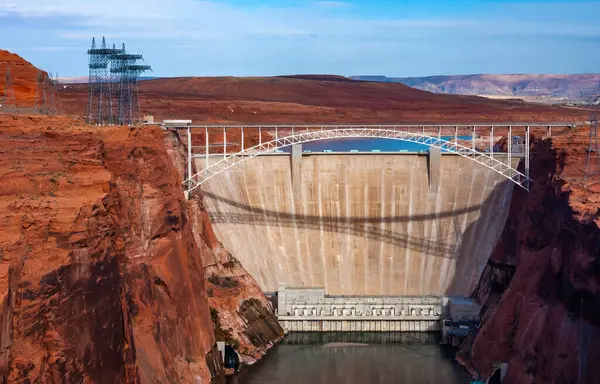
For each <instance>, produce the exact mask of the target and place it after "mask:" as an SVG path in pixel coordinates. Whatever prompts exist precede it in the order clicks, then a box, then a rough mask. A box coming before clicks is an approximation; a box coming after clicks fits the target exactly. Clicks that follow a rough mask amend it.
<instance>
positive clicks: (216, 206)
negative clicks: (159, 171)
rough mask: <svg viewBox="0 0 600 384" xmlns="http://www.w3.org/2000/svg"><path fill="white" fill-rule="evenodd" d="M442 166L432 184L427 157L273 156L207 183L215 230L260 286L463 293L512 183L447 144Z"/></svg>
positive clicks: (494, 234)
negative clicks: (433, 185) (435, 185)
mask: <svg viewBox="0 0 600 384" xmlns="http://www.w3.org/2000/svg"><path fill="white" fill-rule="evenodd" d="M211 161H212V160H211ZM214 161H217V160H214ZM197 166H198V168H199V169H201V168H203V166H204V160H198V164H197ZM437 174H438V175H439V180H438V181H437V183H438V188H433V189H430V177H429V165H428V157H427V155H418V154H323V155H310V156H302V157H300V158H297V159H295V160H293V157H290V156H289V155H275V156H261V157H256V158H253V159H250V160H248V161H246V162H244V163H242V164H240V165H237V166H235V167H233V168H231V169H229V170H228V171H226V172H223V173H221V174H219V175H217V176H215V177H214V178H212V179H211V180H209V181H208V182H207V183H206V184H204V185H203V190H204V193H205V205H206V209H207V211H208V213H209V215H210V217H211V220H212V223H213V225H214V228H215V231H216V234H217V236H218V238H219V239H220V240H221V241H222V242H223V244H224V245H225V247H226V248H227V249H228V250H229V251H230V252H232V254H233V255H234V256H235V257H236V258H238V260H239V261H240V262H241V263H242V264H243V265H244V267H245V268H246V269H247V270H248V271H249V272H250V274H251V275H252V276H253V277H254V278H255V279H256V281H257V282H258V283H259V284H260V286H261V287H262V289H263V290H264V291H276V290H277V288H278V285H279V283H285V284H286V285H287V286H292V287H324V288H325V292H326V293H327V294H328V295H392V296H408V295H414V296H427V295H432V296H444V295H461V296H467V295H469V294H470V292H471V290H472V288H473V287H474V286H475V284H476V283H477V281H478V279H479V276H480V274H481V271H482V270H483V267H484V266H485V263H486V262H487V259H488V258H489V256H490V253H491V252H492V250H493V247H494V246H495V244H496V241H497V239H498V237H499V236H500V234H501V232H502V229H503V226H504V224H505V221H506V216H507V214H508V205H509V203H510V196H511V192H512V188H513V183H511V182H509V181H507V180H506V179H504V178H502V176H500V175H499V174H497V173H495V172H494V171H492V170H490V169H488V168H485V167H484V166H482V165H479V164H477V163H475V162H474V161H471V160H469V159H466V158H462V157H459V156H455V155H447V154H444V155H442V156H441V161H440V162H439V172H438V173H437ZM432 175H433V174H432ZM432 177H433V176H432Z"/></svg>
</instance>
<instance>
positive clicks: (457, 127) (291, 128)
mask: <svg viewBox="0 0 600 384" xmlns="http://www.w3.org/2000/svg"><path fill="white" fill-rule="evenodd" d="M572 126H573V124H572V123H482V124H380V125H293V124H291V125H290V124H287V125H274V124H265V125H201V126H200V125H191V123H190V122H189V121H188V122H186V124H181V125H177V124H169V123H166V124H163V127H164V128H165V129H174V130H187V149H188V153H187V155H188V156H187V157H188V169H187V178H186V180H185V181H184V183H183V184H184V185H185V186H186V195H189V193H190V192H191V191H192V190H194V189H195V188H197V187H199V186H200V185H201V184H203V183H204V182H206V181H207V180H209V179H210V178H212V177H213V176H215V175H217V174H219V173H221V172H224V171H226V170H227V169H229V168H231V167H233V166H235V165H237V164H239V163H241V162H243V161H245V160H247V159H249V158H252V157H255V156H259V155H264V154H269V153H274V152H276V151H278V150H280V149H281V148H284V147H286V146H290V145H293V144H302V143H305V142H310V141H317V140H325V139H332V138H386V139H394V140H402V141H407V142H413V143H418V144H424V145H427V146H430V147H434V148H439V149H441V150H444V151H448V152H451V153H455V154H458V155H460V156H465V157H468V158H470V159H472V160H473V161H475V162H477V163H479V164H481V165H483V166H485V167H488V168H490V169H492V170H494V171H495V172H498V173H499V174H501V175H502V176H503V177H505V178H507V179H509V180H511V181H512V182H514V183H515V184H517V185H519V186H520V187H522V188H525V189H528V188H529V140H530V133H531V131H530V129H534V128H536V127H537V128H538V129H539V128H542V129H544V130H546V132H545V134H544V136H545V137H551V135H552V128H553V127H572ZM519 128H522V131H523V136H521V138H522V139H523V140H522V143H519V144H518V145H520V146H521V147H522V148H523V149H524V151H525V153H524V155H525V156H524V157H525V166H524V173H521V172H520V171H518V170H517V169H515V168H513V167H512V161H511V158H510V157H511V154H512V153H514V149H513V148H511V146H512V145H513V137H517V136H514V135H513V130H515V131H516V132H517V133H518V132H520V130H519ZM481 129H485V130H487V131H488V132H489V134H488V136H487V139H486V140H485V141H487V143H486V145H488V146H489V147H488V148H489V150H488V151H487V152H488V153H486V151H484V150H482V149H480V148H478V145H479V144H478V143H479V142H481V139H480V138H481V132H480V131H481ZM494 129H499V130H506V131H507V138H508V140H507V146H508V148H507V149H506V153H507V154H508V161H507V162H506V163H504V162H502V161H498V160H497V159H495V158H494V149H493V148H494V146H495V144H496V139H495V136H494ZM198 130H200V131H204V132H203V136H204V137H203V143H202V144H203V145H201V146H197V145H196V146H194V144H193V139H192V132H193V131H196V132H197V131H198ZM211 130H212V131H214V130H217V131H218V135H219V136H221V135H222V136H221V140H222V144H217V145H215V144H214V143H211V140H210V139H209V136H210V131H211ZM228 130H239V132H240V137H239V138H237V140H239V141H238V142H235V140H234V143H231V142H229V143H228V141H227V132H228ZM247 130H250V131H255V132H254V133H255V134H254V136H256V135H258V140H257V141H258V142H257V143H256V138H255V137H254V139H253V140H250V141H251V142H252V143H253V144H254V145H253V146H251V147H250V148H248V147H247V145H246V143H247V142H248V141H249V140H247V137H248V133H246V135H245V134H244V133H245V132H246V131H247ZM220 131H222V133H220ZM263 131H264V132H263ZM459 132H460V134H461V136H459ZM465 132H468V134H469V135H470V136H469V138H468V139H465V138H464V137H462V135H463V134H464V133H465ZM201 134H202V133H201ZM263 136H264V138H263ZM245 137H246V138H245ZM445 138H448V139H445ZM221 146H222V155H223V160H222V161H220V162H217V163H214V164H211V165H209V163H208V159H209V156H210V149H211V147H213V148H219V149H220V147H221ZM231 147H234V148H236V149H237V150H238V151H237V152H233V153H232V151H233V150H229V153H228V148H231ZM194 148H201V149H202V151H201V153H196V151H195V149H194ZM198 157H204V158H205V159H206V163H205V169H202V170H201V171H200V172H197V173H194V169H193V165H192V159H194V158H198Z"/></svg>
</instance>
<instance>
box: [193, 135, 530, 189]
mask: <svg viewBox="0 0 600 384" xmlns="http://www.w3.org/2000/svg"><path fill="white" fill-rule="evenodd" d="M188 132H189V131H188ZM338 138H378V139H392V140H401V141H407V142H411V143H418V144H424V145H427V146H430V147H434V148H439V149H441V150H444V151H447V152H449V153H454V154H457V155H459V156H462V157H465V158H467V159H469V160H472V161H474V162H476V163H478V164H481V165H483V166H484V167H486V168H489V169H491V170H493V171H494V172H496V173H498V174H500V175H502V176H503V177H504V178H506V179H508V180H510V181H512V182H513V183H515V184H516V185H518V186H519V187H521V188H523V189H526V190H527V189H528V188H529V182H530V179H529V175H528V173H529V172H528V169H527V167H526V170H525V174H523V173H521V172H519V171H518V170H517V169H515V168H513V167H512V165H511V164H510V163H509V164H505V163H503V162H502V161H499V160H498V159H495V158H494V157H493V153H492V154H489V153H484V152H479V151H476V150H475V149H473V148H468V147H466V146H464V145H461V144H458V143H457V142H455V141H454V142H453V141H449V140H445V139H442V138H441V137H439V136H438V137H433V136H428V135H425V134H423V133H416V132H410V131H404V130H396V129H391V128H383V127H378V128H369V127H356V128H352V127H345V128H335V129H327V130H320V131H306V132H301V133H296V134H291V135H288V136H284V137H277V138H275V139H274V140H271V141H267V142H264V143H260V144H258V145H255V146H254V147H251V148H248V149H245V150H242V151H240V152H237V153H235V154H232V155H228V156H227V155H226V156H224V158H223V159H222V160H219V161H217V162H215V163H213V164H211V165H208V166H206V167H205V168H204V169H202V170H201V171H200V172H198V173H196V174H194V175H192V176H190V177H188V179H187V180H185V181H184V182H183V184H184V186H185V188H186V196H189V194H190V192H192V191H193V190H195V189H196V188H198V187H200V186H201V185H202V184H204V183H205V182H207V181H208V180H210V179H211V178H213V177H215V176H217V175H218V174H220V173H222V172H224V171H227V170H228V169H230V168H232V167H235V166H236V165H238V164H240V163H242V162H244V161H247V160H249V159H251V158H253V157H256V156H260V155H265V154H268V153H273V152H275V151H277V150H278V149H281V148H284V147H288V146H291V145H294V144H302V143H307V142H311V141H319V140H327V139H338ZM528 157H529V148H528V146H526V148H525V158H526V165H527V163H528V161H527V160H528ZM189 161H190V162H191V157H190V159H189ZM190 169H191V167H190Z"/></svg>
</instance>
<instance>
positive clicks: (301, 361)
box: [228, 333, 470, 384]
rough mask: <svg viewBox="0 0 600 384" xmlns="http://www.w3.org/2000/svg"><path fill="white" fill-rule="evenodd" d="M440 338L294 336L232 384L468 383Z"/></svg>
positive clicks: (408, 335) (405, 335)
mask: <svg viewBox="0 0 600 384" xmlns="http://www.w3.org/2000/svg"><path fill="white" fill-rule="evenodd" d="M444 348H445V346H441V345H439V335H437V334H435V333H386V334H381V333H291V334H288V335H287V336H286V338H285V339H284V341H283V342H282V343H281V344H280V345H278V346H277V347H275V349H273V350H272V351H271V352H269V354H268V355H267V356H266V357H265V358H264V360H262V361H260V362H259V363H257V364H256V365H255V366H251V367H244V368H243V369H242V371H241V372H240V373H239V374H238V375H236V376H233V377H230V378H229V381H228V382H229V383H231V384H267V383H268V384H279V383H281V384H283V383H286V384H301V383H302V384H304V383H309V384H332V383H348V384H364V383H407V384H408V383H409V384H430V383H444V384H464V383H468V382H469V379H470V377H469V375H468V374H467V373H466V372H465V370H464V369H463V368H462V367H461V366H459V365H458V363H456V361H454V359H453V353H452V352H451V351H450V350H447V349H444Z"/></svg>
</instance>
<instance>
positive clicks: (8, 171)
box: [0, 114, 273, 383]
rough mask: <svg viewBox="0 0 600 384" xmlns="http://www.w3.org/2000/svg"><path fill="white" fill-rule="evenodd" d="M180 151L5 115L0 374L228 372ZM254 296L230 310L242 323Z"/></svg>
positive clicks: (134, 378) (125, 132) (150, 132)
mask: <svg viewBox="0 0 600 384" xmlns="http://www.w3.org/2000/svg"><path fill="white" fill-rule="evenodd" d="M176 147H177V143H176V142H175V141H174V140H173V139H172V136H171V134H170V133H167V132H164V131H160V130H159V129H154V128H146V129H129V128H126V127H111V128H102V129H98V128H93V127H85V126H82V125H80V124H79V123H77V122H74V121H72V120H68V119H66V118H60V117H54V118H50V117H38V116H8V115H2V114H0V185H2V188H0V220H1V221H2V225H0V258H1V259H0V308H1V310H0V377H2V378H3V379H2V380H0V381H8V382H48V383H51V382H63V379H64V378H65V377H68V378H69V380H70V381H71V382H84V381H85V382H103V383H104V382H107V383H108V382H130V383H134V382H161V383H167V382H171V383H176V382H177V383H197V382H203V383H207V382H210V381H211V380H212V381H213V382H220V381H222V380H223V375H222V373H223V371H222V366H221V363H220V357H219V355H218V352H217V350H216V344H215V332H214V328H213V321H212V318H211V310H210V309H209V298H208V295H207V289H206V288H207V285H210V283H207V282H206V280H205V272H204V269H205V266H204V264H203V260H208V259H211V258H213V257H215V256H214V255H213V252H212V249H211V247H210V246H209V244H208V243H206V242H204V241H198V237H197V236H196V234H195V233H194V231H195V229H196V226H197V223H196V222H195V221H194V220H192V219H190V217H195V215H198V214H200V213H201V212H199V211H198V210H197V209H196V208H195V207H194V206H190V204H189V203H188V202H186V201H185V199H184V196H183V193H182V191H181V186H180V182H181V176H180V173H179V171H178V170H177V168H176V167H175V166H174V163H173V158H172V156H170V154H172V153H174V152H177V148H176ZM237 273H238V274H239V275H243V270H237ZM248 284H250V283H248ZM254 297H258V298H257V300H258V301H260V300H264V296H262V294H261V293H260V292H258V293H257V292H254V294H253V293H252V292H251V293H246V292H240V305H239V306H237V307H236V308H235V310H236V313H240V315H239V317H240V319H243V318H246V319H248V322H249V324H251V323H252V322H253V320H254V319H251V316H248V315H247V313H246V308H247V305H246V306H245V305H243V301H244V300H246V299H247V298H254ZM261 297H262V299H261ZM232 300H236V299H232ZM213 307H217V310H219V308H218V306H217V305H213ZM265 308H267V309H268V307H267V306H265ZM228 310H229V307H227V308H226V309H225V310H223V311H220V312H219V313H223V320H224V321H225V324H224V326H225V327H230V326H231V325H230V324H228V323H227V322H226V321H232V322H236V324H234V325H233V326H231V327H237V326H238V322H239V321H243V320H239V319H238V318H237V317H236V316H237V315H236V314H231V315H229V317H225V315H224V314H225V313H226V312H227V311H228ZM265 317H268V316H265ZM272 318H273V317H272V315H271V317H270V318H269V320H267V323H269V324H270V321H271V319H272ZM242 328H244V327H243V326H240V329H242ZM247 328H252V326H250V327H247ZM258 328H259V330H260V327H258ZM244 329H245V328H244ZM253 329H254V328H253ZM257 332H258V331H252V332H251V333H250V334H251V335H254V334H256V333H257ZM249 337H250V336H249ZM261 341H262V342H264V343H265V344H269V343H270V342H271V340H266V338H262V339H261ZM264 349H265V348H263V349H262V350H261V351H260V352H257V354H258V355H260V353H262V351H264ZM250 354H252V351H251V352H250Z"/></svg>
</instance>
